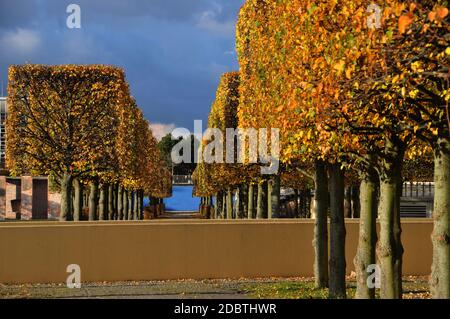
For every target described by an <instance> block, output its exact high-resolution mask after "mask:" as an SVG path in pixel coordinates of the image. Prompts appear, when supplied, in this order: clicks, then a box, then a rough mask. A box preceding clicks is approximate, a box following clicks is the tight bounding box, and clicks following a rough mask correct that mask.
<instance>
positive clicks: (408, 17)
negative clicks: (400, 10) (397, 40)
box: [398, 13, 413, 34]
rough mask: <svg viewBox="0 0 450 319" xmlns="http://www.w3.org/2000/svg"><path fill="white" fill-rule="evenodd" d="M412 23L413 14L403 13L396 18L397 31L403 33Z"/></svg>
mask: <svg viewBox="0 0 450 319" xmlns="http://www.w3.org/2000/svg"><path fill="white" fill-rule="evenodd" d="M412 23H413V15H412V14H411V13H408V14H404V15H402V16H401V17H400V18H399V19H398V31H399V32H400V33H402V34H403V33H405V32H406V29H408V27H409V26H410V25H411V24H412Z"/></svg>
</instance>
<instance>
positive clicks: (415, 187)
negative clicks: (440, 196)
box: [402, 182, 434, 199]
mask: <svg viewBox="0 0 450 319" xmlns="http://www.w3.org/2000/svg"><path fill="white" fill-rule="evenodd" d="M433 196H434V183H433V182H405V183H403V191H402V197H406V198H428V199H431V198H433Z"/></svg>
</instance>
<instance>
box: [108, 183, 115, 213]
mask: <svg viewBox="0 0 450 319" xmlns="http://www.w3.org/2000/svg"><path fill="white" fill-rule="evenodd" d="M114 198H115V194H114V184H109V186H108V219H109V220H114Z"/></svg>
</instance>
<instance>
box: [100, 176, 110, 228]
mask: <svg viewBox="0 0 450 319" xmlns="http://www.w3.org/2000/svg"><path fill="white" fill-rule="evenodd" d="M108 189H109V186H108V185H107V184H102V185H101V186H100V196H99V200H98V216H99V217H98V219H99V220H107V219H108V198H109V192H108Z"/></svg>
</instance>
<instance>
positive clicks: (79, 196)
mask: <svg viewBox="0 0 450 319" xmlns="http://www.w3.org/2000/svg"><path fill="white" fill-rule="evenodd" d="M73 190H74V192H75V198H74V201H73V220H74V221H80V220H81V216H82V215H83V184H81V182H80V180H79V179H78V178H75V179H74V180H73Z"/></svg>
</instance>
